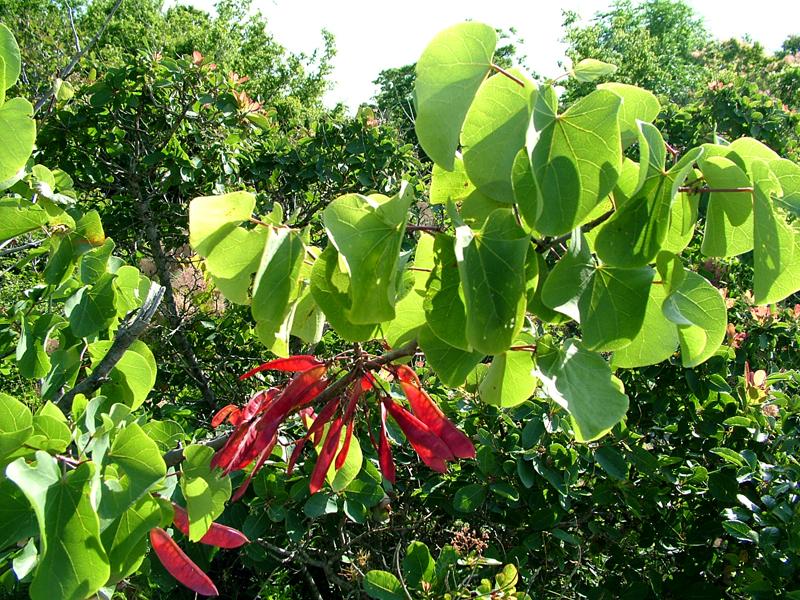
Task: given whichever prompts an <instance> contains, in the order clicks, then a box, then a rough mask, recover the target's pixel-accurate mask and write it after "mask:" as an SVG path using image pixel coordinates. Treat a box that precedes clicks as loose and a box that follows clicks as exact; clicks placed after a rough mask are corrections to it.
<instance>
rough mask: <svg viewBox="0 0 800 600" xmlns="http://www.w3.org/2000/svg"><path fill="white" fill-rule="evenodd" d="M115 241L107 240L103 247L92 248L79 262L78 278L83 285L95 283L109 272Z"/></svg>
mask: <svg viewBox="0 0 800 600" xmlns="http://www.w3.org/2000/svg"><path fill="white" fill-rule="evenodd" d="M114 246H115V244H114V240H112V239H111V238H106V239H105V241H104V242H103V245H102V246H99V247H97V248H92V249H91V250H89V252H87V253H86V254H84V255H83V256H81V258H80V261H79V262H78V278H79V279H80V280H81V283H83V284H84V285H88V284H90V283H94V282H95V281H97V280H98V279H100V277H101V276H102V275H104V274H105V273H106V272H107V271H108V259H109V258H111V254H112V252H113V251H114Z"/></svg>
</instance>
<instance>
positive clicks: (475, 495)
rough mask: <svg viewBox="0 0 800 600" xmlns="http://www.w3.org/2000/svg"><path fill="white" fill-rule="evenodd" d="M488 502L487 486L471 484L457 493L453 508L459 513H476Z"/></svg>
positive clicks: (454, 497)
mask: <svg viewBox="0 0 800 600" xmlns="http://www.w3.org/2000/svg"><path fill="white" fill-rule="evenodd" d="M484 500H486V486H485V485H482V484H478V483H469V484H467V485H465V486H464V487H462V488H459V490H458V491H457V492H456V494H455V496H453V508H454V509H456V510H457V511H458V512H464V513H468V512H474V511H476V510H478V508H480V505H481V504H483V501H484Z"/></svg>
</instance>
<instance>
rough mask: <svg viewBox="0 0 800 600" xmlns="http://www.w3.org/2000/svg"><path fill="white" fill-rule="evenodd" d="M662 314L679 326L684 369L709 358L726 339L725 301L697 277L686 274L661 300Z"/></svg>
mask: <svg viewBox="0 0 800 600" xmlns="http://www.w3.org/2000/svg"><path fill="white" fill-rule="evenodd" d="M662 312H663V313H664V316H665V317H667V319H669V320H670V321H672V322H673V323H675V324H676V325H677V326H678V338H679V340H680V344H681V362H682V363H683V366H684V367H686V368H689V367H696V366H697V365H699V364H700V363H703V362H705V361H706V360H708V359H709V358H711V356H713V355H714V353H715V352H716V351H717V349H718V348H719V347H720V345H721V344H722V342H723V340H724V339H725V330H726V328H727V326H728V315H727V309H726V308H725V301H724V300H723V299H722V295H721V294H720V293H719V290H717V289H716V288H715V287H714V286H713V285H711V284H710V283H709V282H708V281H706V280H705V279H704V278H703V277H701V276H700V275H698V274H697V273H693V272H691V271H685V276H684V277H683V279H682V282H681V283H680V284H679V285H678V286H677V287H676V288H675V289H673V290H672V292H671V293H670V294H669V295H668V296H667V297H666V299H665V300H664V304H663V306H662Z"/></svg>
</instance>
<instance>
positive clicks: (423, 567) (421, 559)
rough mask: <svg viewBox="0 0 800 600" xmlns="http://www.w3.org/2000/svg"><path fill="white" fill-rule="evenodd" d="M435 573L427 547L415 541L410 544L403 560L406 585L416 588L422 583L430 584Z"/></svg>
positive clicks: (433, 563) (434, 564)
mask: <svg viewBox="0 0 800 600" xmlns="http://www.w3.org/2000/svg"><path fill="white" fill-rule="evenodd" d="M435 572H436V563H435V562H434V561H433V557H432V556H431V552H430V550H428V547H427V546H426V545H425V544H423V543H422V542H418V541H416V540H415V541H413V542H411V543H410V544H409V545H408V548H407V549H406V556H405V558H404V559H403V577H404V578H405V582H406V585H408V586H410V587H412V588H416V587H419V584H420V583H421V582H423V581H425V582H427V583H430V582H431V581H432V580H433V575H434V573H435Z"/></svg>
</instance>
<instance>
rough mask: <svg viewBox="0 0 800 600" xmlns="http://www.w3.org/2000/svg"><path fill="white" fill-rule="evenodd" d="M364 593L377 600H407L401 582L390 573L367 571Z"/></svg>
mask: <svg viewBox="0 0 800 600" xmlns="http://www.w3.org/2000/svg"><path fill="white" fill-rule="evenodd" d="M364 591H365V592H366V593H367V595H369V597H370V598H377V600H406V595H405V594H404V593H403V586H402V585H401V584H400V581H398V579H397V577H395V576H394V575H392V574H391V573H389V572H388V571H377V570H372V571H367V574H366V575H365V576H364Z"/></svg>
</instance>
